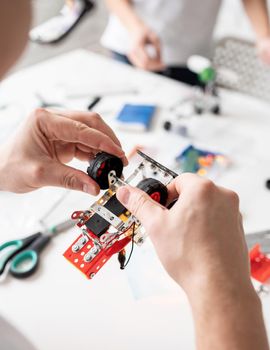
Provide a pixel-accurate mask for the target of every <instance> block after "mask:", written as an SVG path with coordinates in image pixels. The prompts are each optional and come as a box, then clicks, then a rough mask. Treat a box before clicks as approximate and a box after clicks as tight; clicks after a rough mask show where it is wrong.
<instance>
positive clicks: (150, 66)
mask: <svg viewBox="0 0 270 350" xmlns="http://www.w3.org/2000/svg"><path fill="white" fill-rule="evenodd" d="M132 42H133V44H132V48H131V51H130V52H129V54H128V58H129V60H130V61H131V63H132V64H133V65H134V66H136V67H138V68H141V69H145V70H149V71H161V70H163V69H164V64H163V62H162V60H161V52H160V51H161V50H160V40H159V38H158V36H157V35H156V34H155V33H154V32H153V31H152V30H151V29H149V28H148V27H146V26H145V25H143V24H141V25H139V26H138V27H137V28H136V30H134V31H133V33H132Z"/></svg>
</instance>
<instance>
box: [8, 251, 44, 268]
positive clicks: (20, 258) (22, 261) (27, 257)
mask: <svg viewBox="0 0 270 350" xmlns="http://www.w3.org/2000/svg"><path fill="white" fill-rule="evenodd" d="M37 263H38V255H37V253H36V252H35V251H34V250H24V251H22V252H21V253H19V254H18V255H16V256H15V257H14V258H13V259H12V262H11V265H10V271H11V272H12V273H13V274H14V273H16V274H22V273H27V272H30V271H32V270H33V269H35V267H36V265H37ZM25 265H26V267H25Z"/></svg>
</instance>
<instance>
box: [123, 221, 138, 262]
mask: <svg viewBox="0 0 270 350" xmlns="http://www.w3.org/2000/svg"><path fill="white" fill-rule="evenodd" d="M134 235H135V223H134V224H133V230H132V245H131V251H130V254H129V257H128V259H127V262H126V263H125V265H124V266H123V269H125V268H126V266H127V265H128V263H129V261H130V259H131V256H132V253H133V249H134Z"/></svg>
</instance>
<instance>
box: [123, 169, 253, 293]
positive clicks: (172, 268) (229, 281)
mask: <svg viewBox="0 0 270 350" xmlns="http://www.w3.org/2000/svg"><path fill="white" fill-rule="evenodd" d="M168 191H169V198H170V201H171V200H172V199H174V198H178V197H179V196H180V197H179V199H178V201H177V202H176V204H175V205H174V206H173V207H172V208H171V209H170V210H168V209H166V208H164V207H162V206H160V205H159V204H158V203H156V202H154V201H153V200H152V199H151V198H150V197H149V196H148V195H147V194H145V193H144V192H142V191H141V190H139V189H137V188H132V187H130V186H126V187H122V188H120V189H119V190H118V192H117V198H118V199H119V200H120V201H121V202H122V203H123V205H124V206H125V207H127V208H128V209H129V210H130V211H131V212H132V213H133V214H134V215H135V216H136V217H137V218H138V219H139V220H140V221H141V223H142V225H143V226H144V227H145V229H146V232H147V233H148V234H149V236H150V237H151V239H152V241H153V244H154V246H155V248H156V251H157V254H158V256H159V258H160V260H161V262H162V264H163V266H164V267H165V269H166V270H167V272H168V273H169V275H170V276H171V277H172V278H173V279H174V280H175V281H176V282H177V283H178V284H179V285H181V286H182V287H183V289H184V290H185V291H186V292H187V294H188V296H191V294H192V293H193V291H194V290H200V291H202V290H203V288H205V290H206V289H208V290H211V288H212V289H215V288H216V289H219V288H221V286H222V288H225V287H224V286H226V287H228V288H240V286H241V285H243V286H247V285H248V286H251V284H250V278H249V265H248V255H247V248H246V244H245V239H244V233H243V228H242V220H241V215H240V213H239V201H238V197H237V195H236V194H235V193H234V192H232V191H229V190H227V189H224V188H221V187H217V186H215V185H214V184H213V183H212V182H210V181H209V180H205V179H202V178H199V177H198V176H196V175H193V174H183V175H181V176H179V177H178V178H176V179H175V180H174V181H173V182H172V183H171V184H170V185H169V186H168Z"/></svg>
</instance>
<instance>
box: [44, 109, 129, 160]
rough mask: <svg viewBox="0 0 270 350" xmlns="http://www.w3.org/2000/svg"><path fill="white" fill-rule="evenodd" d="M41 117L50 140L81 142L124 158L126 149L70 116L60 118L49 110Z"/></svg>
mask: <svg viewBox="0 0 270 350" xmlns="http://www.w3.org/2000/svg"><path fill="white" fill-rule="evenodd" d="M44 112H45V113H43V114H42V116H41V117H39V119H38V122H39V127H40V130H41V132H42V133H43V134H46V137H47V138H48V139H49V140H52V141H54V140H61V141H64V142H71V143H80V144H82V145H85V146H87V147H90V148H91V149H95V150H97V151H104V152H107V153H110V154H114V155H116V156H118V157H119V158H124V157H125V155H124V151H123V150H122V149H121V147H120V146H119V145H117V144H116V143H115V142H114V141H113V140H112V139H111V138H110V137H109V136H107V135H106V134H104V133H102V132H101V131H98V130H96V129H92V128H89V127H88V126H87V125H85V124H83V123H81V122H79V121H75V120H72V119H69V118H60V117H59V116H57V115H54V114H50V113H48V112H47V111H44Z"/></svg>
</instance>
